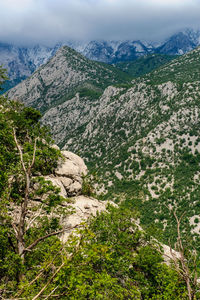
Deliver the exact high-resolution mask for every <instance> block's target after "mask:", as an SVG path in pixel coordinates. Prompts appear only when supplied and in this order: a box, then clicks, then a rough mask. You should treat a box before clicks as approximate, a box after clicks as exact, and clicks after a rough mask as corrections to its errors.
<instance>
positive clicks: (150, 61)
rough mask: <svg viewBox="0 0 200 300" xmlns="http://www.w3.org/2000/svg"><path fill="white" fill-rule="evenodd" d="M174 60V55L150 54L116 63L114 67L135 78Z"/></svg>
mask: <svg viewBox="0 0 200 300" xmlns="http://www.w3.org/2000/svg"><path fill="white" fill-rule="evenodd" d="M175 58H176V56H174V55H164V54H151V55H147V56H143V57H140V58H138V59H137V60H134V61H129V62H120V63H117V64H116V67H117V68H119V69H120V70H122V71H124V72H126V73H128V74H129V75H130V76H132V77H133V78H136V77H140V76H143V75H145V74H148V73H150V72H151V71H153V70H155V69H158V68H159V67H161V66H162V65H164V64H167V63H168V62H170V61H171V60H172V59H175Z"/></svg>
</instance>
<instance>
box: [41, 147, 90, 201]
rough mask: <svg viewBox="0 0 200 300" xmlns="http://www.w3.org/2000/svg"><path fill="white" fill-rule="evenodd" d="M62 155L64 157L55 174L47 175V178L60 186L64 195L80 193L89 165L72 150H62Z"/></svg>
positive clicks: (69, 195) (70, 195)
mask: <svg viewBox="0 0 200 300" xmlns="http://www.w3.org/2000/svg"><path fill="white" fill-rule="evenodd" d="M62 155H63V159H62V160H60V162H59V164H58V167H57V169H56V170H55V175H50V176H45V179H46V180H50V181H51V182H52V184H53V185H55V186H56V187H59V188H60V189H61V196H63V197H72V196H76V195H79V194H80V193H81V190H82V182H83V176H86V175H87V167H86V165H85V163H84V161H83V159H82V158H80V157H79V156H78V155H76V154H74V153H72V152H69V151H62Z"/></svg>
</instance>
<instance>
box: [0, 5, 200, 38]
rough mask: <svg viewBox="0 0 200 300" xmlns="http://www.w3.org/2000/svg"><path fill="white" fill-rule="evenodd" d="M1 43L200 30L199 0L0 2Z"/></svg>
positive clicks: (154, 35) (161, 35) (159, 35)
mask: <svg viewBox="0 0 200 300" xmlns="http://www.w3.org/2000/svg"><path fill="white" fill-rule="evenodd" d="M0 7H1V9H0V40H1V41H7V42H12V41H13V42H18V43H24V44H27V43H29V44H30V43H37V42H39V43H41V42H42V43H44V44H54V43H55V42H57V41H62V40H68V39H149V40H157V39H162V38H165V37H167V36H168V35H170V34H172V33H174V32H175V31H177V30H179V29H182V28H184V27H191V26H196V27H197V26H199V27H200V21H199V11H200V1H199V0H140V1H138V0H0Z"/></svg>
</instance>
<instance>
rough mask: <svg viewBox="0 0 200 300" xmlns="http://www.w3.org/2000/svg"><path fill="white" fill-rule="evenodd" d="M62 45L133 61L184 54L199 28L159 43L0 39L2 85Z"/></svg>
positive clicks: (199, 37)
mask: <svg viewBox="0 0 200 300" xmlns="http://www.w3.org/2000/svg"><path fill="white" fill-rule="evenodd" d="M63 45H67V46H69V47H71V48H73V49H75V50H76V51H77V52H79V53H81V54H82V55H84V56H85V57H87V58H89V59H92V60H95V61H100V62H106V63H109V64H112V63H118V62H121V61H124V62H125V61H133V60H136V59H137V58H139V57H142V56H144V55H149V54H153V53H163V54H167V55H182V54H185V53H186V52H188V51H191V50H192V49H194V48H195V47H197V46H198V45H200V31H199V30H194V29H186V30H183V31H181V32H178V33H176V34H174V35H173V36H171V37H169V38H168V39H167V40H165V41H164V42H159V43H155V42H152V43H150V42H145V41H133V40H127V41H86V42H81V41H66V42H63V43H58V44H56V45H55V46H53V47H47V46H42V45H36V46H32V47H19V46H16V45H11V44H5V43H0V64H2V65H3V66H4V67H5V68H6V69H7V70H8V76H9V78H10V81H8V82H7V83H6V85H5V88H6V89H9V88H11V87H13V86H15V85H16V84H18V83H19V82H21V81H22V80H24V79H25V78H27V77H28V76H30V75H31V74H32V73H33V72H34V71H35V70H36V69H37V68H38V67H40V66H41V65H42V64H45V63H47V61H48V60H49V59H50V58H51V57H52V56H54V55H55V53H56V51H57V50H58V49H59V48H60V47H62V46H63Z"/></svg>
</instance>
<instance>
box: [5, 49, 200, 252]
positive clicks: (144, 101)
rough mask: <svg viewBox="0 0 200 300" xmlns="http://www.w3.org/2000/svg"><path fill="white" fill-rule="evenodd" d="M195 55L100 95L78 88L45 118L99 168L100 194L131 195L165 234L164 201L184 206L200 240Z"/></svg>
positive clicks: (169, 221) (64, 142) (60, 138)
mask: <svg viewBox="0 0 200 300" xmlns="http://www.w3.org/2000/svg"><path fill="white" fill-rule="evenodd" d="M76 57H77V56H76ZM199 57H200V48H197V49H196V50H193V51H192V52H189V53H187V54H185V55H183V56H181V57H179V58H177V59H175V60H173V61H171V62H170V63H168V64H167V65H165V66H163V67H161V68H159V69H158V70H155V71H154V72H152V73H150V74H149V75H146V76H144V77H143V78H139V79H135V80H133V81H132V82H128V83H127V84H123V85H119V84H118V85H117V86H114V85H110V86H108V87H106V89H105V90H104V92H103V93H102V95H99V96H98V97H93V96H92V97H90V96H89V95H88V94H87V93H86V94H85V93H84V94H83V93H81V92H80V91H78V90H77V91H76V94H75V95H73V96H72V97H69V96H68V98H65V99H63V101H62V102H60V103H57V105H54V106H53V107H49V109H48V110H47V111H46V112H45V113H44V115H43V118H42V123H43V124H44V125H47V126H49V127H50V128H51V131H52V134H53V136H54V139H55V141H56V143H58V144H59V146H60V147H61V148H64V149H66V150H70V151H73V152H75V153H80V155H81V157H83V158H84V159H85V161H86V162H87V164H88V166H89V168H90V171H94V172H96V174H97V176H98V179H99V180H98V184H97V185H98V188H99V190H100V191H101V192H103V193H104V194H105V195H104V197H105V198H109V197H111V196H112V197H114V198H118V199H121V198H123V199H124V198H126V197H127V198H129V199H131V200H132V203H133V204H134V205H135V206H136V207H137V208H138V209H139V210H140V211H141V216H142V217H141V222H142V224H143V225H146V226H150V225H152V224H153V225H154V226H157V228H158V229H159V230H162V231H163V232H164V234H165V237H166V240H165V242H167V239H168V236H169V235H171V231H174V221H173V218H172V216H171V215H170V213H169V211H168V210H167V208H166V205H167V206H169V207H171V206H172V207H177V208H178V209H179V213H180V214H181V213H183V211H186V212H187V214H186V221H185V222H186V227H187V232H189V233H192V238H193V240H194V242H196V243H197V248H198V247H200V245H199V244H198V243H199V242H198V240H199V239H198V236H199V233H197V228H199V227H198V226H197V225H198V224H196V223H195V224H193V223H192V222H190V220H193V217H194V216H196V215H198V214H199V204H198V199H199V196H200V189H199V184H200V173H199V162H200V137H199V116H200V102H199V99H200V86H199V82H200V78H199V67H200V65H199V61H200V60H199ZM58 65H59V64H58ZM55 69H56V64H55ZM34 76H38V75H37V72H36V73H35V74H34ZM29 80H31V78H30V79H29ZM25 82H26V81H25ZM24 84H25V83H24ZM62 88H63V87H62ZM18 90H19V86H18V87H16V88H15V89H14V90H11V91H10V93H9V97H11V98H13V97H15V95H17V93H18ZM57 91H58V92H59V88H57ZM46 92H47V93H46V94H47V95H50V93H49V92H48V89H47V91H46ZM55 93H56V91H55ZM55 96H56V94H55ZM30 97H31V96H30ZM21 99H23V101H24V102H25V101H26V94H21ZM27 99H28V101H29V99H30V98H27ZM34 99H35V98H34V95H33V97H32V100H31V101H32V102H34V101H35V100H34ZM41 99H42V98H41ZM40 105H41V106H42V105H43V103H40ZM149 211H151V214H149V213H148V212H149ZM195 220H196V219H195ZM197 221H198V220H197ZM195 222H196V221H195ZM195 228H196V229H195ZM193 229H195V230H193ZM174 234H175V232H174Z"/></svg>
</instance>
